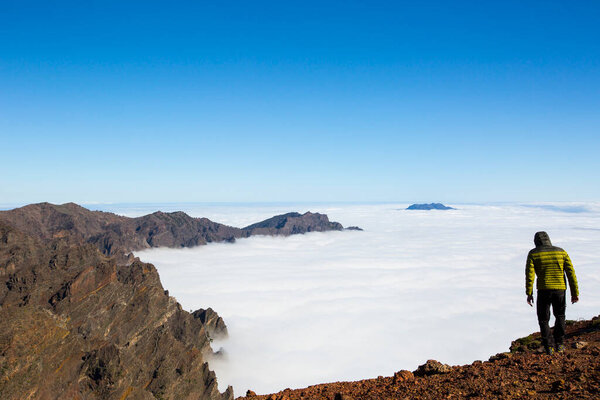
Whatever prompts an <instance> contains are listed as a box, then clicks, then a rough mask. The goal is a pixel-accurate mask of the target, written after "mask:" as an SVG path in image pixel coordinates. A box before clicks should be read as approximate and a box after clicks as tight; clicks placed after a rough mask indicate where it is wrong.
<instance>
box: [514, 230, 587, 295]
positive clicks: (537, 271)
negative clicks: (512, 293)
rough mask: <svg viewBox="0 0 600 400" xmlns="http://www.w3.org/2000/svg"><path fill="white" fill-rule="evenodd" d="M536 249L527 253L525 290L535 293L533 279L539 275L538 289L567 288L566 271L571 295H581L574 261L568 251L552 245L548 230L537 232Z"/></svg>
mask: <svg viewBox="0 0 600 400" xmlns="http://www.w3.org/2000/svg"><path fill="white" fill-rule="evenodd" d="M533 241H534V243H535V249H532V250H531V251H530V252H529V254H528V255H527V263H526V264H525V292H526V293H527V295H528V296H529V295H531V294H533V281H534V280H535V277H536V275H537V278H538V280H537V285H536V287H537V289H538V290H539V289H562V290H566V289H567V284H566V282H565V273H566V274H567V278H568V280H569V288H570V289H571V296H578V297H579V288H578V286H577V276H575V269H574V268H573V263H572V262H571V259H570V258H569V255H568V254H567V252H566V251H564V250H563V249H561V248H560V247H556V246H552V243H551V242H550V237H549V236H548V234H547V233H546V232H537V233H536V234H535V237H534V240H533Z"/></svg>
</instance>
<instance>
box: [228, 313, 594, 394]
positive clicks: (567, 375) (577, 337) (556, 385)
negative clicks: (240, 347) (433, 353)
mask: <svg viewBox="0 0 600 400" xmlns="http://www.w3.org/2000/svg"><path fill="white" fill-rule="evenodd" d="M565 344H566V350H565V352H564V353H557V354H555V355H553V356H549V355H546V354H543V353H540V352H539V334H533V335H530V336H528V337H525V338H521V339H518V340H516V341H514V342H513V343H512V345H511V352H509V353H500V354H497V355H495V356H492V357H490V360H489V361H485V362H481V361H475V362H473V363H472V364H470V365H461V366H453V367H449V366H446V365H443V364H441V363H438V362H437V361H433V360H430V361H428V362H427V364H424V365H423V366H421V367H419V369H417V370H416V371H414V372H410V371H399V372H397V373H396V374H394V376H391V377H379V378H377V379H366V380H362V381H357V382H334V383H327V384H321V385H314V386H310V387H307V388H305V389H297V390H290V389H286V390H284V391H282V392H279V393H275V394H268V395H255V394H254V393H253V392H251V391H248V393H247V394H246V397H239V398H238V400H241V399H248V400H299V399H302V400H306V399H328V400H358V399H365V400H367V399H436V400H437V399H600V316H598V317H595V318H593V319H592V320H590V321H580V322H571V323H569V324H568V326H567V338H566V341H565Z"/></svg>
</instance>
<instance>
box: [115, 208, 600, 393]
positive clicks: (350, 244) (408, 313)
mask: <svg viewBox="0 0 600 400" xmlns="http://www.w3.org/2000/svg"><path fill="white" fill-rule="evenodd" d="M576 206H577V205H576ZM404 207H406V205H404V204H400V205H397V204H394V205H363V206H359V205H352V206H348V205H345V206H320V207H311V211H318V212H323V213H327V214H328V215H329V216H330V219H331V220H335V221H339V222H341V223H342V224H344V225H345V226H348V225H359V226H361V227H362V228H364V229H365V231H364V232H353V231H345V232H328V233H311V234H306V235H297V236H291V237H288V238H281V237H252V238H249V239H243V240H238V241H237V242H236V243H234V244H211V245H208V246H201V247H197V248H191V249H163V248H161V249H152V250H147V251H143V252H139V253H137V255H138V256H139V257H140V258H141V259H142V260H144V261H148V262H152V263H154V264H155V265H156V267H157V268H158V271H159V273H160V276H161V280H162V283H163V285H164V287H165V288H166V289H168V290H169V291H170V293H171V295H173V296H175V297H176V298H177V300H178V301H179V302H180V303H181V304H182V306H183V307H184V308H185V309H197V308H200V307H204V308H206V307H209V306H210V307H212V308H213V309H215V310H216V311H217V312H218V313H219V314H220V315H221V316H222V317H223V318H224V319H225V322H226V324H227V325H228V328H229V334H230V338H229V339H228V340H227V341H225V342H223V343H216V346H213V347H217V348H218V346H223V347H224V348H225V350H226V352H227V354H228V356H227V358H226V359H223V360H213V361H212V362H211V367H212V368H213V369H215V371H216V373H217V377H218V380H219V385H220V388H221V389H224V388H225V387H226V386H227V385H229V384H231V385H233V386H234V389H235V392H236V395H242V394H244V393H245V391H246V390H247V389H252V390H255V391H256V392H259V393H267V392H274V391H278V390H281V389H284V388H286V387H291V388H296V387H303V386H307V385H311V384H316V383H324V382H329V381H339V380H357V379H364V378H371V377H376V376H378V375H391V374H392V373H393V372H394V371H397V370H400V369H410V370H412V369H415V368H416V367H417V366H418V365H419V364H421V363H423V362H424V361H425V360H427V359H428V358H435V359H438V360H440V361H442V362H446V363H450V364H462V363H468V362H472V361H473V360H475V359H485V358H487V357H488V356H490V355H492V354H495V353H497V352H500V351H506V350H507V349H508V346H509V344H510V341H511V340H512V339H514V338H516V337H519V336H522V335H525V334H528V333H530V332H533V331H536V330H537V329H538V325H537V320H536V317H535V312H534V310H533V309H532V308H530V307H529V306H527V304H526V303H525V294H524V263H525V257H526V255H527V251H528V250H529V249H530V248H531V247H532V246H533V234H534V233H535V232H536V231H538V230H546V231H547V232H548V233H549V234H550V237H551V239H552V241H553V242H554V243H555V244H556V245H558V246H561V247H564V248H565V249H566V250H567V251H568V252H569V254H570V255H571V258H572V260H573V261H574V263H575V268H576V272H577V275H578V278H579V284H580V290H581V302H580V303H578V304H577V305H575V306H571V305H569V306H568V308H567V318H569V319H577V318H589V317H591V316H594V315H597V314H599V313H600V278H599V277H598V275H597V273H596V271H595V260H596V259H597V255H598V253H599V252H600V231H598V230H596V229H597V228H599V227H600V207H599V206H598V204H586V205H585V207H586V209H588V210H590V211H589V212H584V213H562V212H559V211H557V209H555V208H552V207H550V208H547V207H545V208H532V207H522V206H514V205H512V206H509V205H504V206H473V205H464V206H458V207H459V209H458V210H455V211H429V212H428V211H403V210H398V209H402V208H404ZM296 210H298V211H307V210H305V209H301V208H290V206H287V207H284V206H281V207H268V206H264V207H258V206H257V207H250V206H248V207H204V208H192V207H190V208H189V209H184V211H187V212H188V213H190V214H191V215H196V216H200V215H202V216H207V217H209V218H211V219H213V220H216V221H219V222H225V223H228V224H231V225H236V226H244V225H246V224H249V223H251V222H256V221H258V220H260V219H264V218H266V217H270V216H272V215H274V214H276V213H281V212H286V211H296ZM122 212H123V213H125V214H127V210H124V211H122ZM581 228H585V229H581Z"/></svg>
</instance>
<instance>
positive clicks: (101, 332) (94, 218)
mask: <svg viewBox="0 0 600 400" xmlns="http://www.w3.org/2000/svg"><path fill="white" fill-rule="evenodd" d="M315 216H318V217H315ZM306 220H307V221H308V222H306V223H305V221H304V220H303V219H302V217H300V219H299V220H298V221H296V223H298V224H300V225H302V224H304V225H303V226H305V227H306V231H307V232H308V231H311V230H325V229H326V228H327V227H328V226H333V227H337V226H338V225H339V224H337V225H323V226H321V225H320V224H331V223H329V220H328V219H327V217H326V216H319V215H318V214H311V215H310V216H309V217H308V218H307V219H306ZM311 221H312V222H314V223H315V225H313V224H312V222H311ZM340 227H341V225H340ZM253 233H254V232H253V231H252V230H244V229H238V228H233V227H229V226H226V225H222V224H218V223H215V222H212V221H210V220H208V219H205V218H192V217H190V216H188V215H186V214H184V213H181V212H177V213H161V212H157V213H154V214H150V215H147V216H144V217H140V218H127V217H122V216H118V215H115V214H111V213H104V212H96V211H90V210H87V209H85V208H83V207H80V206H78V205H76V204H72V203H70V204H64V205H52V204H48V203H42V204H34V205H30V206H26V207H22V208H19V209H15V210H10V211H2V212H0V321H2V323H1V324H0V398H1V399H24V398H28V399H58V398H73V399H231V398H233V393H232V390H231V389H228V390H227V391H226V392H225V393H220V392H219V391H218V389H217V383H216V377H215V374H214V373H213V372H212V371H210V370H209V368H208V364H207V363H206V361H205V360H206V359H207V353H211V352H212V349H211V348H210V340H211V339H212V338H214V337H218V336H222V335H226V334H227V328H226V326H225V323H224V321H223V320H222V319H221V318H220V317H219V316H218V315H217V313H216V312H214V311H213V310H212V309H210V308H209V309H206V310H203V309H201V310H197V311H195V312H193V313H191V314H190V313H188V312H186V311H184V310H182V308H181V306H180V305H179V304H178V303H177V301H176V300H175V299H174V298H172V297H169V295H168V292H167V291H165V290H164V289H163V287H162V285H161V283H160V279H159V276H158V273H157V271H156V269H155V268H154V266H152V265H151V264H147V263H143V262H141V261H140V260H139V259H137V258H134V257H133V256H132V255H131V254H129V253H130V252H131V251H133V250H138V249H143V248H147V247H155V246H170V247H181V246H195V245H199V244H204V243H207V242H211V241H223V240H229V241H231V240H234V239H235V238H238V237H247V236H250V235H251V234H253ZM264 233H270V234H284V235H285V234H292V233H297V232H296V231H295V230H294V229H289V230H288V229H285V224H284V226H282V227H280V228H278V227H275V228H273V229H272V230H269V231H268V232H264Z"/></svg>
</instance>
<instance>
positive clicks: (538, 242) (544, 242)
mask: <svg viewBox="0 0 600 400" xmlns="http://www.w3.org/2000/svg"><path fill="white" fill-rule="evenodd" d="M533 243H535V246H536V247H539V246H552V242H551V241H550V236H548V234H547V233H546V232H544V231H542V232H536V233H535V236H534V237H533Z"/></svg>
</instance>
